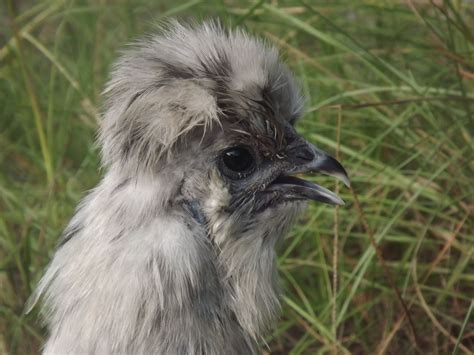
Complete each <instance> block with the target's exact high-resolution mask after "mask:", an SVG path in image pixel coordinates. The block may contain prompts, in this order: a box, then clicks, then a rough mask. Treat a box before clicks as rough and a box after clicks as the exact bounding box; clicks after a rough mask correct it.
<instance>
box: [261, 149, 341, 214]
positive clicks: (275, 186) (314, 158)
mask: <svg viewBox="0 0 474 355" xmlns="http://www.w3.org/2000/svg"><path fill="white" fill-rule="evenodd" d="M288 159H289V160H290V161H295V165H294V166H293V167H292V168H291V169H289V170H288V171H285V172H283V174H281V175H280V176H278V177H277V178H276V179H275V180H274V181H273V182H272V183H271V184H270V186H268V189H269V190H270V191H275V192H277V191H278V192H279V193H280V194H281V195H282V197H283V198H284V199H285V200H315V201H320V202H324V203H329V204H334V205H344V201H342V200H341V198H340V197H339V196H337V195H336V194H335V193H334V192H332V191H330V190H328V189H326V188H324V187H322V186H319V185H317V184H314V183H312V182H310V181H307V180H304V179H301V178H299V177H296V176H294V175H295V174H301V173H322V174H326V175H330V176H333V177H335V178H336V179H338V180H340V181H342V182H343V183H344V185H346V186H347V187H349V186H350V182H349V177H348V176H347V172H346V170H345V169H344V167H343V166H342V165H341V163H339V162H338V161H337V160H336V159H334V158H333V157H331V156H330V155H329V154H327V153H326V152H324V151H322V150H320V149H318V148H316V147H315V146H313V145H312V144H310V143H308V142H306V141H303V144H301V143H300V144H299V145H298V146H296V147H294V149H292V151H290V152H289V154H288Z"/></svg>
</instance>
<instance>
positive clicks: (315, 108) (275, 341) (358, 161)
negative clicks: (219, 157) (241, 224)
mask: <svg viewBox="0 0 474 355" xmlns="http://www.w3.org/2000/svg"><path fill="white" fill-rule="evenodd" d="M8 4H9V5H10V6H8ZM0 6H1V7H0V107H1V116H0V168H1V169H0V353H2V354H3V353H5V354H27V353H36V352H38V351H39V350H38V349H39V347H40V344H41V343H42V341H43V339H44V334H45V332H44V329H43V328H42V326H41V324H40V323H39V322H38V320H37V314H36V311H33V313H31V314H29V315H25V314H24V304H25V302H26V300H27V298H28V296H29V295H30V293H31V291H32V289H33V288H34V287H35V284H36V282H37V281H38V280H39V278H40V276H41V273H42V271H43V270H44V267H45V266H46V265H47V263H48V260H49V259H50V257H51V255H52V253H53V251H54V247H55V244H56V242H57V238H58V236H59V235H60V233H61V231H62V230H63V228H64V227H65V225H66V223H67V222H68V220H69V219H70V217H71V216H72V214H73V210H74V207H75V206H76V204H77V203H78V201H79V200H80V199H81V197H83V196H84V194H85V192H86V191H87V190H88V189H90V188H92V187H93V186H94V185H95V184H96V183H97V181H98V180H99V178H100V172H99V170H98V168H99V161H98V152H97V149H96V147H95V146H94V137H95V130H96V127H97V122H98V119H99V116H100V112H101V99H100V91H101V89H102V87H103V85H104V82H105V80H106V79H107V73H108V70H109V68H110V65H111V63H112V62H113V60H114V58H116V57H117V50H119V49H120V48H123V47H124V45H125V44H126V43H127V42H129V41H131V40H133V39H135V38H137V37H139V36H140V35H142V34H143V33H146V32H148V31H150V30H152V29H153V28H154V23H156V21H157V20H159V19H160V18H163V17H166V16H176V17H179V18H186V17H189V16H193V17H197V18H198V19H200V18H207V17H211V16H212V17H220V18H222V19H223V21H224V22H225V23H227V24H228V25H230V26H234V25H236V24H239V25H240V26H245V27H246V28H247V29H248V30H249V31H251V32H253V33H255V34H257V35H259V36H262V37H264V38H266V39H267V41H268V42H271V43H273V44H274V45H276V46H277V47H279V48H280V50H281V52H282V54H283V56H284V57H285V59H286V61H287V62H288V65H289V66H290V67H291V68H292V69H293V71H294V72H295V73H296V76H297V79H298V80H299V82H300V84H301V87H302V88H303V91H304V93H305V95H306V96H307V108H308V114H307V115H306V116H305V118H304V119H303V120H302V121H301V122H300V124H299V127H298V128H299V131H300V132H302V133H303V134H304V135H305V136H306V137H308V139H310V140H311V141H313V142H314V143H315V144H317V145H319V146H320V147H322V148H324V149H325V150H328V151H331V152H333V153H334V154H337V155H339V156H340V159H341V160H342V161H343V162H344V165H345V166H346V167H347V168H348V170H349V172H350V175H351V178H352V184H353V185H352V188H351V189H350V190H349V189H346V188H342V187H341V188H340V193H341V194H342V197H343V199H344V200H345V201H346V206H344V207H343V208H338V209H334V208H332V207H328V206H324V205H319V204H312V205H311V207H310V209H309V210H308V212H307V214H306V215H305V217H304V218H303V221H302V223H300V224H299V225H298V226H296V227H295V228H294V229H293V231H292V233H291V235H290V236H289V238H288V239H287V240H286V242H285V244H284V246H283V248H282V250H281V251H280V258H279V268H280V272H281V277H282V283H283V287H284V297H283V315H282V317H281V320H280V322H279V323H278V324H276V326H275V328H274V331H273V333H272V334H270V335H269V336H268V338H267V339H266V340H267V342H268V348H267V347H263V351H264V352H267V353H272V354H287V353H291V354H318V353H321V354H324V353H332V354H336V353H341V354H347V353H353V354H372V353H377V354H414V353H424V354H428V353H430V354H457V353H458V354H462V353H472V352H473V350H474V310H473V295H474V262H473V260H474V259H473V257H474V255H473V254H474V218H473V214H474V200H473V193H474V183H473V180H474V154H473V148H474V140H473V137H472V136H473V134H474V117H473V112H474V28H473V26H474V4H473V3H472V2H470V1H454V0H452V1H432V2H429V1H415V0H407V1H406V2H402V1H375V0H373V1H369V0H366V1H362V0H358V1H349V0H345V1H327V2H323V1H320V2H315V1H309V0H306V1H297V0H294V1H290V0H288V1H253V2H247V1H232V0H228V1H187V2H186V1H178V0H175V1H170V0H166V1H151V0H148V1H146V0H137V1H133V2H132V1H127V0H123V1H113V0H99V1H85V0H82V1H80V0H43V1H27V0H21V1H12V0H8V1H7V2H6V4H2V5H0ZM318 180H319V181H320V182H321V181H322V182H325V183H326V186H329V187H331V186H333V187H334V182H333V181H332V180H331V179H327V180H325V179H322V178H321V177H318ZM334 188H336V187H334ZM337 188H339V187H337ZM335 222H336V223H335Z"/></svg>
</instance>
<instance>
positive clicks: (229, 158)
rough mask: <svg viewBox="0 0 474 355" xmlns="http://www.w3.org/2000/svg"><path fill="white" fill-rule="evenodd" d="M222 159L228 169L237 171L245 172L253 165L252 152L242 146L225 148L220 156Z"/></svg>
mask: <svg viewBox="0 0 474 355" xmlns="http://www.w3.org/2000/svg"><path fill="white" fill-rule="evenodd" d="M222 160H223V162H224V164H225V166H226V167H227V168H228V169H229V170H231V171H233V172H237V173H243V172H246V171H247V170H249V169H250V168H251V167H252V165H253V157H252V154H250V152H249V151H248V150H247V149H245V148H242V147H235V148H230V149H227V150H226V151H225V152H224V154H223V156H222Z"/></svg>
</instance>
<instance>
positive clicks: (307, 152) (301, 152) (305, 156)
mask: <svg viewBox="0 0 474 355" xmlns="http://www.w3.org/2000/svg"><path fill="white" fill-rule="evenodd" d="M295 156H296V158H298V159H301V160H305V161H312V160H313V159H314V157H315V154H314V151H313V149H311V147H309V146H308V145H306V144H305V145H300V146H299V147H298V148H297V149H296V150H295Z"/></svg>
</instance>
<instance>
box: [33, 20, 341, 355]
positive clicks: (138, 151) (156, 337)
mask: <svg viewBox="0 0 474 355" xmlns="http://www.w3.org/2000/svg"><path fill="white" fill-rule="evenodd" d="M105 97H106V109H105V114H104V116H103V120H102V123H101V127H100V139H99V142H100V144H101V147H102V161H103V166H104V169H105V175H104V177H103V179H102V181H101V182H100V183H99V184H98V186H97V187H96V188H94V189H93V190H92V191H91V192H90V193H89V194H88V195H87V196H86V197H85V198H84V200H83V201H82V202H81V203H80V205H79V207H78V209H77V211H76V214H75V215H74V217H73V218H72V220H71V222H70V223H69V225H68V227H67V228H66V230H65V232H64V235H63V237H62V240H61V243H60V245H59V246H58V249H57V251H56V253H55V255H54V258H53V259H52V261H51V263H50V265H49V267H48V269H47V271H46V273H45V275H44V277H43V278H42V280H41V281H40V283H39V285H38V288H37V291H36V296H35V298H34V301H33V302H35V300H36V299H38V298H42V300H43V303H44V306H43V317H44V320H45V322H46V324H47V327H48V329H49V332H50V335H49V338H48V340H47V343H46V344H45V348H44V352H45V353H48V354H111V353H120V354H125V353H127V354H249V353H255V352H256V348H257V344H258V342H259V341H261V339H262V338H261V336H262V335H263V334H264V333H265V331H266V330H268V327H269V326H271V324H272V321H273V320H275V317H276V316H277V314H278V311H279V302H278V293H279V291H278V282H277V273H276V266H275V259H276V255H275V246H276V244H277V243H278V242H279V240H281V238H282V236H284V235H285V233H286V232H287V231H288V229H289V227H290V226H291V224H292V223H293V222H294V221H295V219H296V217H297V216H298V215H299V214H300V213H301V211H302V209H303V208H304V204H305V202H304V201H305V200H308V199H312V200H318V201H322V202H327V203H334V204H342V201H341V200H340V199H339V198H338V197H337V196H336V195H335V194H333V193H332V192H330V191H328V190H326V189H324V188H323V187H320V186H318V185H315V184H312V183H309V182H307V181H305V180H301V179H299V178H296V177H294V176H292V174H295V173H299V172H305V171H319V172H323V173H327V174H330V175H334V176H336V177H339V178H341V179H342V180H343V181H345V182H346V183H347V181H348V180H347V175H346V174H345V171H344V169H343V168H342V166H341V165H340V164H339V163H338V162H337V161H335V160H334V159H333V158H331V157H329V156H328V155H327V154H325V153H324V152H323V151H321V150H319V149H317V148H315V147H314V146H312V145H311V144H309V143H308V142H306V141H305V140H304V139H303V138H301V137H300V136H299V135H298V134H297V133H296V131H295V130H294V128H293V124H294V123H295V122H296V120H297V119H298V118H299V117H300V115H301V112H302V101H303V100H302V98H301V96H300V94H299V91H298V89H297V87H296V85H295V83H294V81H293V79H292V76H291V75H290V73H289V72H288V71H287V69H286V68H285V66H284V65H283V64H281V62H280V61H279V58H278V54H277V51H276V50H275V49H274V48H271V47H269V46H267V45H265V44H264V43H263V42H262V41H260V40H257V39H255V38H252V37H251V36H249V35H248V34H246V33H245V32H243V31H241V30H233V31H229V30H226V29H224V28H222V27H221V26H220V25H219V24H218V23H215V22H207V23H205V24H202V25H190V26H189V25H181V24H179V23H177V22H171V23H168V24H166V25H165V26H164V27H163V28H161V30H160V33H159V34H158V35H152V36H150V37H148V38H147V39H145V40H144V41H142V42H139V43H138V44H136V45H134V46H133V47H132V48H131V49H129V50H127V51H126V52H125V53H124V54H123V56H122V58H121V59H120V60H119V61H118V62H117V63H116V65H115V66H114V69H113V71H112V75H111V79H110V81H109V83H108V85H107V87H106V90H105Z"/></svg>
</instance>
